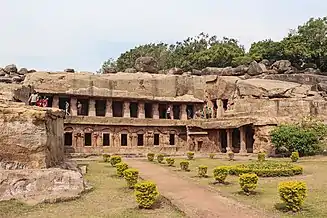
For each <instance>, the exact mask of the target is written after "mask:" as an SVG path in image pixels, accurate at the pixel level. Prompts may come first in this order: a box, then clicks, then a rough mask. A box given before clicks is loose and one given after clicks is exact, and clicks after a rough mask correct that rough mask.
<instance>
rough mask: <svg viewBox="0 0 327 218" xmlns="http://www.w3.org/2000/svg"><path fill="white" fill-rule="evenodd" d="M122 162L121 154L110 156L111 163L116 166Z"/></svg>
mask: <svg viewBox="0 0 327 218" xmlns="http://www.w3.org/2000/svg"><path fill="white" fill-rule="evenodd" d="M120 162H121V157H120V156H112V157H111V158H110V164H111V165H112V166H113V167H114V166H116V164H118V163H120Z"/></svg>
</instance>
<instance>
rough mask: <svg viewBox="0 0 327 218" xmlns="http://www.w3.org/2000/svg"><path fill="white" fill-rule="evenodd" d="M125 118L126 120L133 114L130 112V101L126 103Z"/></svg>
mask: <svg viewBox="0 0 327 218" xmlns="http://www.w3.org/2000/svg"><path fill="white" fill-rule="evenodd" d="M123 117H125V118H130V117H131V112H130V108H129V102H128V101H125V102H124V115H123Z"/></svg>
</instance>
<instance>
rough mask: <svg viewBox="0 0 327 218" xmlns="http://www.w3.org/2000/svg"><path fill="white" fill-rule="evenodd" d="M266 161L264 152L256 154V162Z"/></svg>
mask: <svg viewBox="0 0 327 218" xmlns="http://www.w3.org/2000/svg"><path fill="white" fill-rule="evenodd" d="M265 160H266V153H265V152H259V153H258V161H261V162H263V161H265Z"/></svg>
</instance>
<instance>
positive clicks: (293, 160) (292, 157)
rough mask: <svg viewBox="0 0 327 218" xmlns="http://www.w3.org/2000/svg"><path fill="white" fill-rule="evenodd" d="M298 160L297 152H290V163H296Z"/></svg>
mask: <svg viewBox="0 0 327 218" xmlns="http://www.w3.org/2000/svg"><path fill="white" fill-rule="evenodd" d="M299 158H300V155H299V152H297V151H294V152H292V154H291V160H292V162H297V161H298V160H299Z"/></svg>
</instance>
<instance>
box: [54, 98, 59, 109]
mask: <svg viewBox="0 0 327 218" xmlns="http://www.w3.org/2000/svg"><path fill="white" fill-rule="evenodd" d="M52 107H53V108H59V96H58V95H55V96H53V99H52Z"/></svg>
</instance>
